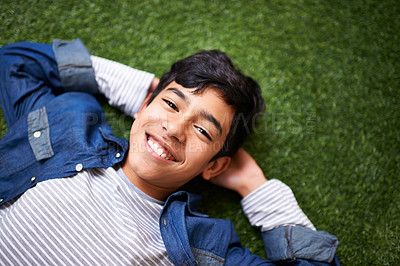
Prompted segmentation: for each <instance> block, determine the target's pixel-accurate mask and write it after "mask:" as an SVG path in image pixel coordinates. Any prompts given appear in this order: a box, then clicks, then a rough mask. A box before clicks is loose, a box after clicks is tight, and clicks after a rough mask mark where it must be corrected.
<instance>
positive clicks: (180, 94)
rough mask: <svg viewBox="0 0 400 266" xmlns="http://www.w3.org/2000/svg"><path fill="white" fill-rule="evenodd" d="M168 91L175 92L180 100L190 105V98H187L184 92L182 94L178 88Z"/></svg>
mask: <svg viewBox="0 0 400 266" xmlns="http://www.w3.org/2000/svg"><path fill="white" fill-rule="evenodd" d="M167 90H168V91H172V92H174V93H175V94H176V95H178V96H179V98H181V99H182V100H183V101H185V102H186V103H187V104H189V103H190V99H189V98H188V97H186V95H185V94H184V93H183V92H181V91H180V90H179V89H177V88H168V89H167Z"/></svg>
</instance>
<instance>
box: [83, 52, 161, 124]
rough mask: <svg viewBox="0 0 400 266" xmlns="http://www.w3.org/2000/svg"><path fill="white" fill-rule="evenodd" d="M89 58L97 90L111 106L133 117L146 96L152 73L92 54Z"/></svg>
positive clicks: (152, 77)
mask: <svg viewBox="0 0 400 266" xmlns="http://www.w3.org/2000/svg"><path fill="white" fill-rule="evenodd" d="M90 59H91V60H92V66H93V70H94V73H95V78H96V81H97V84H98V86H99V91H100V92H101V93H102V94H103V95H104V96H106V98H107V100H108V103H109V104H110V105H111V106H114V107H116V108H118V109H120V110H121V111H122V112H124V113H125V114H127V115H130V116H131V117H133V115H134V114H135V113H137V111H138V110H139V108H140V106H141V104H142V102H143V101H144V99H145V98H146V95H147V90H148V88H149V87H150V84H151V82H152V80H153V79H154V74H151V73H148V72H145V71H141V70H137V69H134V68H132V67H129V66H127V65H123V64H121V63H118V62H115V61H112V60H108V59H105V58H101V57H98V56H94V55H92V56H90Z"/></svg>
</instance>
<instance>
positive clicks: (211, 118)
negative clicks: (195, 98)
mask: <svg viewBox="0 0 400 266" xmlns="http://www.w3.org/2000/svg"><path fill="white" fill-rule="evenodd" d="M167 90H169V91H172V92H174V93H175V94H176V95H178V97H179V98H181V99H182V100H183V101H184V102H185V103H186V104H190V99H189V98H188V97H187V96H186V95H185V94H184V93H183V92H181V91H180V90H179V89H177V88H168V89H167ZM200 116H202V117H203V118H205V119H206V120H208V121H210V122H211V123H212V124H213V125H214V126H215V127H216V128H217V129H218V131H219V135H221V134H222V126H221V123H220V122H219V121H218V120H217V119H216V118H215V117H214V116H213V115H212V114H210V113H209V112H207V111H206V110H200Z"/></svg>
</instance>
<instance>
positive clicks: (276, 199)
mask: <svg viewBox="0 0 400 266" xmlns="http://www.w3.org/2000/svg"><path fill="white" fill-rule="evenodd" d="M241 204H242V208H243V211H244V213H245V215H246V216H247V218H248V219H249V221H250V223H251V224H252V225H253V226H257V227H261V231H262V232H265V231H269V230H272V229H274V228H278V227H281V226H288V225H292V226H303V227H306V228H309V229H312V230H315V227H314V225H313V224H312V223H311V221H310V220H309V219H308V217H307V216H306V215H305V214H304V212H303V211H302V210H301V209H300V207H299V205H298V203H297V201H296V198H295V197H294V194H293V192H292V190H291V189H290V188H289V186H287V185H286V184H284V183H283V182H281V181H279V180H277V179H272V180H269V181H267V182H266V183H264V184H263V185H261V186H260V187H258V188H257V189H256V190H254V191H253V192H251V193H250V194H249V195H247V196H246V197H245V198H243V199H242V201H241Z"/></svg>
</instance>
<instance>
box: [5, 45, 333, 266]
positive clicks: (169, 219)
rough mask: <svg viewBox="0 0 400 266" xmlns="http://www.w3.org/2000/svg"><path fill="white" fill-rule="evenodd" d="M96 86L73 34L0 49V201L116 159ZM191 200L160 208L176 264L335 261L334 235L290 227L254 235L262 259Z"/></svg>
mask: <svg viewBox="0 0 400 266" xmlns="http://www.w3.org/2000/svg"><path fill="white" fill-rule="evenodd" d="M97 92H98V90H97V84H96V81H95V79H94V72H93V69H92V68H91V61H90V54H89V52H88V51H87V50H86V48H85V46H84V45H83V43H82V42H81V41H80V40H79V39H78V40H74V41H72V42H64V41H59V40H55V41H54V42H53V46H51V45H47V44H38V43H30V42H21V43H16V44H10V45H6V46H4V47H2V48H1V49H0V101H1V107H2V109H3V113H4V116H5V119H6V122H7V124H8V127H9V130H8V132H7V133H6V135H5V136H4V137H3V138H1V139H0V204H2V203H4V202H6V201H8V200H10V199H12V198H14V197H16V196H18V195H20V194H22V193H24V192H25V191H26V190H27V189H29V188H31V187H33V186H35V184H36V183H38V182H41V181H45V180H49V179H53V178H63V177H68V176H72V175H74V174H76V173H77V172H79V171H82V170H84V169H88V168H98V167H100V168H106V167H110V166H112V165H115V164H117V163H119V162H121V161H122V160H123V158H124V156H125V154H126V152H127V150H128V146H129V145H128V141H127V140H125V139H120V138H117V137H115V136H113V134H112V130H111V127H110V125H109V124H108V123H107V121H106V118H105V114H104V112H103V110H102V108H101V106H100V105H99V103H98V102H97V100H96V98H95V97H94V96H93V95H92V94H96V93H97ZM198 205H199V196H196V195H193V194H190V193H187V192H185V191H179V192H176V193H174V194H172V195H171V196H170V197H169V198H168V199H167V200H166V202H165V205H164V208H163V210H162V212H161V215H160V231H161V235H162V238H163V241H164V244H165V246H166V249H167V251H168V254H169V256H170V258H171V260H172V261H173V263H174V264H176V265H196V264H200V265H202V264H212V265H222V264H227V265H252V264H261V263H265V264H271V265H275V264H274V263H273V262H272V260H273V261H286V262H288V263H290V264H297V265H308V264H313V265H322V264H324V263H331V264H339V262H338V260H337V258H336V256H335V252H336V246H337V244H338V241H337V238H336V237H335V236H333V235H330V234H328V233H326V232H320V231H313V230H311V229H307V228H302V227H296V226H294V227H293V226H286V227H280V228H277V229H273V230H270V231H267V232H264V233H262V238H263V241H264V246H265V250H266V253H267V255H268V258H269V259H270V260H269V261H264V260H262V259H261V258H260V257H258V256H256V255H252V254H251V253H250V251H249V250H248V249H247V248H245V247H243V246H242V245H241V243H240V240H239V238H238V236H237V234H236V232H235V229H234V227H233V225H232V223H231V221H229V220H225V219H212V218H208V217H207V216H206V215H203V214H200V213H198V212H196V207H197V206H198Z"/></svg>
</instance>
